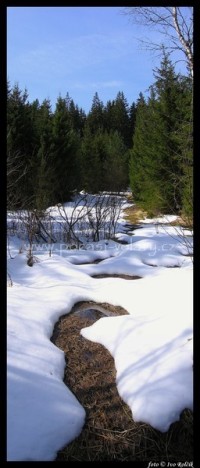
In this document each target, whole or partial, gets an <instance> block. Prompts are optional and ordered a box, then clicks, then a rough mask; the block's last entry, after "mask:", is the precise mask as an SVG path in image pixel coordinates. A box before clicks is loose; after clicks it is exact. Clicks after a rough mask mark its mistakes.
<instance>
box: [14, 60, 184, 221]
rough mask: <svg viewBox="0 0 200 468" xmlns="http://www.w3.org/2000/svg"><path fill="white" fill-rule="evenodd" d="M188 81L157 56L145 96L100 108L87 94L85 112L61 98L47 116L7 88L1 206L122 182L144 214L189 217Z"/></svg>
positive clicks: (49, 201) (44, 202) (59, 199)
mask: <svg viewBox="0 0 200 468" xmlns="http://www.w3.org/2000/svg"><path fill="white" fill-rule="evenodd" d="M192 115H193V112H192V81H191V78H190V77H189V76H182V75H180V74H177V73H176V72H175V69H174V66H173V64H172V63H171V61H170V59H169V56H168V55H167V54H166V53H165V52H164V53H163V58H162V61H161V64H160V68H157V69H156V70H155V71H154V83H153V84H152V85H151V86H150V88H149V96H148V98H145V97H144V95H143V94H142V93H140V95H139V97H138V100H137V102H136V103H135V102H133V103H132V104H131V105H130V106H129V105H128V103H127V100H126V98H125V96H124V93H123V92H118V94H117V96H116V99H114V100H109V101H108V102H107V103H106V105H104V104H103V102H102V101H101V100H100V98H99V96H98V93H95V95H94V98H93V101H92V105H91V109H90V111H89V113H88V115H86V113H85V112H84V110H83V109H82V108H79V106H78V105H77V104H75V103H74V101H73V99H72V98H71V97H70V96H69V94H68V93H67V95H66V97H65V98H63V97H61V96H59V97H58V98H57V102H56V106H55V111H54V112H52V108H51V102H50V100H49V99H45V100H44V101H43V102H42V103H41V104H40V103H39V101H38V99H36V100H35V101H33V102H32V103H30V102H29V100H28V92H27V90H25V91H22V90H20V89H19V86H18V84H15V85H14V86H13V87H11V86H10V84H9V83H8V85H7V158H8V208H9V209H23V208H27V207H28V208H36V209H38V210H43V209H45V208H47V207H48V206H50V205H53V204H56V203H63V202H65V201H67V200H69V199H70V197H71V196H72V194H73V193H74V192H77V191H80V190H83V189H84V190H85V191H86V192H90V193H98V192H101V191H111V192H112V191H113V192H119V191H121V190H124V189H127V187H128V186H129V185H130V187H131V190H132V192H133V197H134V200H135V201H136V202H137V203H138V204H139V205H140V206H142V207H143V208H145V209H146V210H147V211H148V212H150V213H153V214H154V213H158V212H160V213H162V212H166V211H167V212H168V213H169V212H178V213H180V212H181V213H185V214H187V215H189V216H190V215H191V214H192V143H193V141H192Z"/></svg>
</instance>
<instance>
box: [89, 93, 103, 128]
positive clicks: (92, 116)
mask: <svg viewBox="0 0 200 468" xmlns="http://www.w3.org/2000/svg"><path fill="white" fill-rule="evenodd" d="M87 124H88V125H89V127H90V130H91V132H92V133H96V132H98V131H102V130H103V128H104V106H103V102H102V101H100V99H99V95H98V93H97V92H96V93H95V95H94V97H93V100H92V107H91V110H90V112H89V114H88V117H87Z"/></svg>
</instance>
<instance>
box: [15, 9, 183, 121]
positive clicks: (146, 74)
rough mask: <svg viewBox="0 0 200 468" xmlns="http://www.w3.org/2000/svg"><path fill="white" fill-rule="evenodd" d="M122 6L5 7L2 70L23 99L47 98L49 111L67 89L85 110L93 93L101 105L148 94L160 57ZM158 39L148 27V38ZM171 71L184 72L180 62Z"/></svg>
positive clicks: (142, 30) (131, 99)
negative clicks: (23, 92)
mask: <svg viewBox="0 0 200 468" xmlns="http://www.w3.org/2000/svg"><path fill="white" fill-rule="evenodd" d="M123 10H124V9H123V7H8V8H7V74H8V79H9V81H10V84H11V86H13V84H14V83H16V82H18V84H19V87H20V89H22V90H24V89H25V87H26V88H27V90H28V94H29V101H30V102H32V101H33V100H34V99H36V98H38V99H39V101H40V103H41V102H42V101H43V100H44V99H45V98H49V99H50V100H51V103H52V109H53V110H54V107H55V102H56V100H57V97H58V96H59V94H61V96H62V97H65V96H66V94H67V92H68V93H69V95H70V97H71V98H72V99H73V100H74V102H75V104H78V106H79V107H82V108H83V109H84V110H85V112H86V113H88V111H89V110H90V108H91V104H92V99H93V96H94V94H95V92H98V94H99V97H100V99H101V100H102V101H103V103H104V104H106V102H107V101H108V100H109V99H111V100H112V99H115V97H116V95H117V93H118V91H123V92H124V95H125V97H126V98H127V101H128V103H129V104H132V102H133V101H134V102H136V100H137V99H138V96H139V93H140V92H143V93H144V95H147V94H148V91H147V90H148V87H149V86H150V85H151V84H152V83H153V81H154V78H153V71H152V70H153V68H155V67H157V66H159V65H160V60H161V59H160V57H156V55H155V54H154V55H153V54H152V53H151V52H149V51H147V50H145V49H144V47H143V46H142V45H141V43H140V42H139V41H138V39H147V38H148V36H149V31H148V30H146V29H144V28H143V27H141V26H138V25H137V26H136V25H134V24H132V23H131V22H130V19H129V17H128V16H127V15H123V14H122V11H123ZM152 38H153V40H161V39H159V36H158V34H157V33H156V32H155V31H154V32H152V33H151V39H152ZM177 67H178V68H177V71H181V72H184V71H185V70H184V65H183V64H182V62H180V63H179V64H178V65H177Z"/></svg>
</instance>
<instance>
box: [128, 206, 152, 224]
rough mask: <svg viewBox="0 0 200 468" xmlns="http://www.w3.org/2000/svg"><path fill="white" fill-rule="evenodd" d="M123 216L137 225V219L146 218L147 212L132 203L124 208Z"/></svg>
mask: <svg viewBox="0 0 200 468" xmlns="http://www.w3.org/2000/svg"><path fill="white" fill-rule="evenodd" d="M124 216H125V217H126V220H127V222H129V223H131V224H136V225H137V224H138V223H139V221H140V222H141V219H145V218H146V216H147V212H146V211H144V210H143V209H142V208H139V207H138V206H136V205H132V206H129V207H128V208H125V209H124Z"/></svg>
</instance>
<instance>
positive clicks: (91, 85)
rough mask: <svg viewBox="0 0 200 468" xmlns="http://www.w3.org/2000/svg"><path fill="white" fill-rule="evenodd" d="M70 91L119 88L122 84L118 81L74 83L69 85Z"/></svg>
mask: <svg viewBox="0 0 200 468" xmlns="http://www.w3.org/2000/svg"><path fill="white" fill-rule="evenodd" d="M69 86H70V88H71V89H80V90H88V89H102V88H120V87H122V86H123V82H122V81H119V80H110V81H96V82H88V83H82V82H75V83H71V84H70V85H69Z"/></svg>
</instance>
